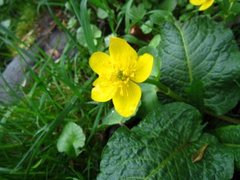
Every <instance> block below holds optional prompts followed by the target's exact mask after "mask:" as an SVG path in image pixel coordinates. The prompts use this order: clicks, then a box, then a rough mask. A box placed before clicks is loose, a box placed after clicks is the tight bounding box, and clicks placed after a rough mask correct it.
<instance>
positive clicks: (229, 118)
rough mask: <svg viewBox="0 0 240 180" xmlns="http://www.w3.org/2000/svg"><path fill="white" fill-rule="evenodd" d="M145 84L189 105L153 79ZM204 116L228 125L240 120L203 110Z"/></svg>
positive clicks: (238, 122)
mask: <svg viewBox="0 0 240 180" xmlns="http://www.w3.org/2000/svg"><path fill="white" fill-rule="evenodd" d="M145 83H148V84H153V85H155V86H157V87H158V89H159V91H160V92H162V93H164V94H165V95H167V96H169V97H171V98H172V99H174V100H176V101H180V102H186V103H189V102H188V101H187V100H185V99H184V98H182V97H181V96H179V95H178V94H176V93H175V92H174V91H172V90H171V89H170V88H169V87H167V86H166V85H164V84H162V83H161V82H160V81H158V80H156V79H153V78H149V79H147V80H146V81H145ZM204 113H205V114H208V115H210V116H212V117H215V118H217V119H221V120H223V121H227V122H230V123H234V124H240V120H239V119H235V118H231V117H228V116H224V115H221V116H219V115H216V114H214V113H212V112H210V111H208V110H204Z"/></svg>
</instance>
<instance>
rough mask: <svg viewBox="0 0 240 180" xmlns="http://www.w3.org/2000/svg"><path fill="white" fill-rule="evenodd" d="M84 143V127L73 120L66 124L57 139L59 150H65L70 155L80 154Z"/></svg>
mask: <svg viewBox="0 0 240 180" xmlns="http://www.w3.org/2000/svg"><path fill="white" fill-rule="evenodd" d="M84 143H85V135H84V133H83V131H82V128H81V127H80V126H78V125H77V124H75V123H73V122H69V123H67V124H66V125H65V126H64V128H63V131H62V134H61V135H60V137H59V139H58V141H57V149H58V151H59V152H65V153H66V154H67V155H69V156H78V155H79V154H80V152H81V151H80V148H82V147H83V146H84Z"/></svg>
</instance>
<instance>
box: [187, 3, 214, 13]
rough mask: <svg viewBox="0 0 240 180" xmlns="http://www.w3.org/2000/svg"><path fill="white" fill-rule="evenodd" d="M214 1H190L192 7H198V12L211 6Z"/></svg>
mask: <svg viewBox="0 0 240 180" xmlns="http://www.w3.org/2000/svg"><path fill="white" fill-rule="evenodd" d="M213 2H214V0H190V3H191V4H192V5H194V6H200V7H199V11H204V10H206V9H207V8H209V7H210V6H211V5H212V4H213Z"/></svg>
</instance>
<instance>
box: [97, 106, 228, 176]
mask: <svg viewBox="0 0 240 180" xmlns="http://www.w3.org/2000/svg"><path fill="white" fill-rule="evenodd" d="M200 118H201V115H200V113H199V112H198V111H197V110H196V109H195V108H193V107H192V106H190V105H187V104H184V103H172V104H167V105H164V106H158V107H156V108H155V111H154V112H153V113H151V114H149V115H148V116H146V118H145V119H144V120H143V121H142V122H141V123H140V124H139V125H138V126H137V127H135V128H133V129H132V130H129V129H127V128H126V127H121V128H119V129H118V130H117V131H116V132H115V133H114V134H113V136H112V137H111V139H110V140H109V142H108V143H107V146H106V148H105V150H104V153H103V158H102V161H101V164H100V170H101V172H100V174H99V176H98V179H99V180H102V179H103V180H107V179H167V180H168V179H172V180H175V179H195V180H197V179H201V180H202V179H230V178H231V177H232V175H233V156H231V155H230V154H225V153H224V151H223V150H222V148H221V147H222V146H221V144H219V143H218V141H217V139H216V138H215V137H214V136H212V135H210V134H207V133H204V134H202V128H203V126H202V125H201V119H200Z"/></svg>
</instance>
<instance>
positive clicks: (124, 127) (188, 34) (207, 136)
mask: <svg viewBox="0 0 240 180" xmlns="http://www.w3.org/2000/svg"><path fill="white" fill-rule="evenodd" d="M239 5H240V2H239V1H237V0H215V1H214V3H213V4H212V5H211V6H210V7H209V8H208V9H206V10H205V11H199V7H197V6H194V5H192V4H191V3H190V2H189V1H188V0H162V1H161V2H159V1H157V0H147V1H139V0H137V1H133V0H130V1H120V0H89V1H87V0H81V1H80V0H69V1H67V2H66V1H62V0H50V1H46V0H39V1H31V2H30V1H17V0H0V12H1V14H0V39H1V40H0V56H1V59H3V61H1V62H0V70H1V72H3V71H4V69H5V67H6V65H7V62H10V59H12V58H13V54H12V53H9V52H13V51H14V52H16V53H17V54H18V56H19V61H21V63H26V62H28V60H35V61H34V63H32V65H31V66H28V67H27V68H24V69H23V70H22V71H23V72H24V73H25V76H24V78H23V79H25V80H26V81H24V82H19V84H18V86H17V87H16V89H14V88H15V87H13V86H11V84H7V85H4V87H3V86H2V82H4V81H5V80H6V79H4V75H3V74H0V84H1V87H0V97H1V93H2V91H3V89H4V90H5V91H7V92H9V93H10V94H11V96H13V97H14V98H16V99H18V101H17V102H16V103H15V104H11V105H5V104H0V156H1V158H0V179H96V178H98V179H121V178H123V179H129V178H131V179H231V178H232V179H234V178H235V177H238V175H239V171H240V151H239V143H240V142H239V139H240V138H239V135H240V133H239V132H240V128H239V124H240V120H239V119H240V113H239V112H240V109H239V108H240V107H239V98H240V92H239V91H240V82H239V79H240V62H239V60H240V52H239V47H240V30H239V27H240V26H239V15H240V11H239V8H238V7H239ZM45 17H47V19H48V18H49V19H50V20H49V21H45ZM43 19H44V20H43ZM38 22H39V23H38ZM37 24H43V25H44V26H43V27H45V29H41V28H40V29H39V28H36V27H38V26H36V25H37ZM46 27H47V28H46ZM29 32H30V34H29ZM56 34H57V35H56ZM59 34H61V36H60V38H59V40H56V39H55V44H54V43H52V41H51V40H52V39H54V38H53V37H57V36H58V35H59ZM32 35H34V36H32ZM112 36H117V37H120V38H122V39H125V40H126V41H127V42H128V43H129V44H130V45H131V47H133V48H134V49H135V50H136V52H138V55H137V56H139V57H141V56H142V55H144V54H151V55H152V56H153V57H154V60H153V68H152V72H151V75H150V77H149V78H148V79H147V80H146V81H145V82H144V83H141V84H139V87H140V88H141V91H142V96H141V100H140V103H139V104H138V106H137V108H136V114H135V115H134V116H133V117H127V118H126V117H122V116H121V115H119V114H118V112H117V111H115V110H114V108H113V104H112V103H111V102H104V103H99V102H95V101H93V100H92V99H91V89H92V88H93V86H92V83H93V82H94V81H95V80H96V78H97V75H96V74H95V73H94V72H93V71H92V69H91V68H90V66H89V58H90V57H91V56H92V54H94V52H97V51H101V52H106V53H105V54H109V52H108V48H109V42H110V39H111V37H112ZM29 40H31V41H29ZM124 42H125V41H124ZM52 44H54V45H52ZM26 47H27V48H26ZM59 47H60V48H59ZM28 48H30V49H29V50H28ZM117 50H118V49H117ZM30 51H31V53H29V52H30ZM121 55H122V54H121ZM123 57H124V56H123ZM100 60H101V58H97V60H96V61H99V62H100ZM108 69H109V68H108V67H107V66H106V67H105V66H104V67H103V68H102V70H103V71H104V72H105V71H107V70H108ZM12 73H17V72H12ZM15 77H16V79H21V78H18V77H17V74H16V76H15ZM141 82H142V81H141ZM102 93H104V92H102ZM100 95H101V94H100ZM128 100H129V99H128ZM177 101H178V102H177ZM0 102H1V100H0Z"/></svg>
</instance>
